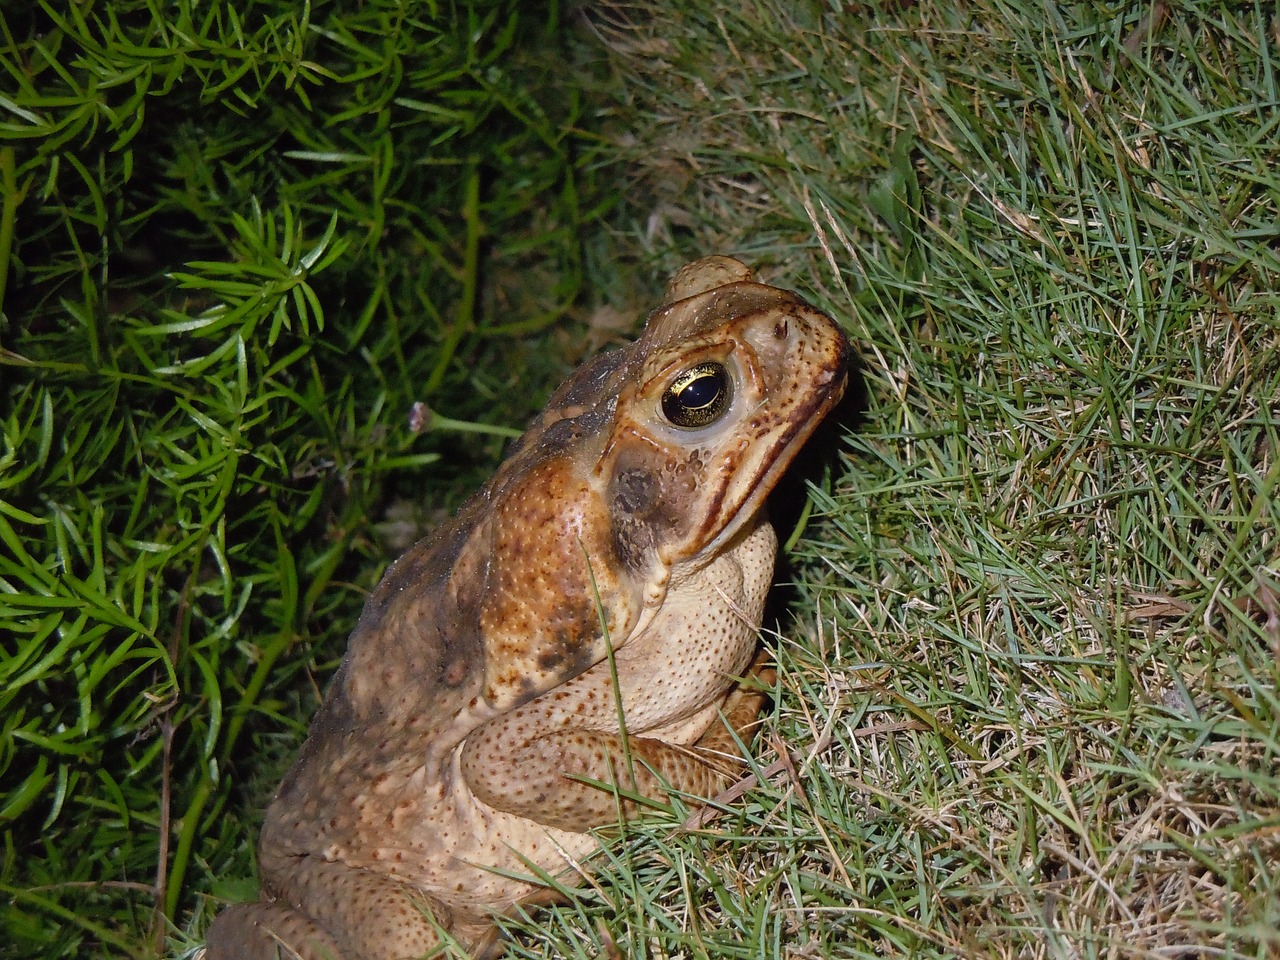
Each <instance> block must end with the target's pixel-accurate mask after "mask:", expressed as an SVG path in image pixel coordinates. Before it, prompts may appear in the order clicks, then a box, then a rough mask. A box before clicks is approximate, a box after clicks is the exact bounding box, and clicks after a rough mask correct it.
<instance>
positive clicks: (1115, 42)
mask: <svg viewBox="0 0 1280 960" xmlns="http://www.w3.org/2000/svg"><path fill="white" fill-rule="evenodd" d="M76 9H77V10H86V9H87V10H88V11H89V12H88V13H87V14H85V15H84V16H85V21H84V23H83V24H81V23H79V22H75V21H74V19H73V20H66V21H63V22H59V21H58V18H59V17H62V16H63V14H61V13H58V12H57V11H58V10H59V7H58V6H57V5H55V4H49V5H48V6H43V7H40V8H39V9H38V11H36V12H33V13H28V14H23V15H22V16H19V15H18V14H17V13H10V12H9V11H8V10H6V11H5V12H4V14H3V19H4V25H3V32H2V33H0V41H2V42H3V44H4V55H3V57H0V64H3V65H4V69H5V70H6V71H7V74H6V77H7V79H8V81H9V82H8V83H6V85H4V86H3V87H0V89H3V90H5V93H4V94H3V96H4V97H7V98H9V101H11V102H2V101H0V108H3V116H0V123H3V131H4V133H5V135H6V139H7V141H8V143H7V144H5V145H4V146H0V184H2V185H3V187H4V191H5V193H4V196H5V206H4V213H5V217H4V218H2V219H0V245H3V244H7V245H8V249H9V252H10V253H11V257H10V258H9V259H8V263H9V267H8V272H7V274H6V277H7V290H6V299H5V305H4V309H5V318H4V325H3V326H0V348H2V350H3V352H0V362H2V363H3V366H0V384H2V386H0V397H3V400H2V401H0V422H2V423H3V428H4V435H5V447H4V450H3V453H0V542H2V543H3V548H2V549H0V650H3V658H2V659H0V670H3V673H2V674H0V721H2V722H3V725H4V738H3V740H2V741H0V828H2V829H3V830H4V837H5V846H4V853H3V861H2V867H0V889H3V891H4V894H5V897H6V898H7V899H6V900H5V901H4V902H2V903H0V911H2V912H0V944H2V945H0V954H2V955H4V956H6V957H8V956H14V957H26V956H33V957H34V956H41V957H71V956H76V957H81V956H97V955H112V956H138V957H145V956H157V955H160V954H161V953H162V952H163V950H164V949H165V948H164V947H163V946H161V944H162V942H163V940H164V938H165V937H167V938H168V944H167V948H168V950H169V951H170V952H181V951H183V950H187V951H190V950H192V949H194V948H195V946H196V945H197V944H198V943H199V938H200V935H201V932H202V930H203V929H204V926H205V925H206V924H207V922H208V920H209V918H210V917H211V915H212V913H213V911H214V909H216V906H217V904H218V903H219V902H220V901H221V899H222V898H232V899H235V898H243V897H247V896H250V895H252V891H253V885H252V882H251V881H250V880H249V879H248V878H249V877H250V876H251V871H252V861H251V853H250V848H251V841H252V837H253V835H254V831H255V829H256V822H257V818H258V817H259V816H260V813H261V808H262V804H263V802H264V800H265V797H266V796H267V795H268V794H269V792H270V790H271V789H272V787H273V786H274V783H275V781H276V779H277V777H278V775H279V771H280V770H281V769H282V766H283V765H284V764H286V763H287V762H288V758H289V756H290V754H291V752H292V751H293V750H294V749H296V745H297V743H298V740H299V738H300V736H301V735H302V732H303V731H304V729H305V724H306V721H307V719H308V717H309V714H310V711H311V710H312V709H313V707H314V704H315V702H316V698H317V696H318V692H319V690H320V689H322V688H323V685H324V683H325V682H326V680H327V678H328V677H329V675H330V674H331V671H332V669H333V667H334V666H335V664H336V658H337V657H338V656H339V654H340V651H341V645H342V641H343V638H344V637H345V634H346V632H347V631H348V630H349V628H350V626H351V623H352V622H353V619H354V615H355V612H356V611H357V609H358V607H359V602H360V599H361V596H362V591H363V590H364V589H365V588H367V587H368V586H369V585H371V584H372V583H373V582H374V580H375V579H376V576H377V574H378V572H379V570H380V569H381V567H382V565H383V564H384V563H385V562H386V560H387V559H388V558H389V556H390V555H392V554H393V553H394V552H395V549H396V546H395V544H397V543H402V541H403V537H404V534H403V531H402V530H401V527H408V528H409V529H410V530H413V529H417V527H418V523H419V521H420V519H421V517H422V515H425V517H426V519H427V520H428V521H429V520H430V517H431V514H432V512H433V511H437V510H439V509H442V508H447V507H449V506H451V505H455V504H456V503H457V502H459V500H460V498H461V497H462V496H464V495H465V494H466V492H467V491H468V490H469V489H470V488H472V487H473V486H474V485H475V483H476V482H477V481H478V479H479V477H481V476H483V474H484V472H485V471H486V470H488V469H489V468H490V467H491V465H492V462H493V458H494V457H496V455H497V453H498V450H499V446H500V437H496V436H495V437H492V438H491V439H487V440H483V441H482V442H479V444H478V445H477V441H476V439H474V436H475V435H472V434H461V433H456V432H453V431H449V432H444V431H440V432H433V433H431V434H429V435H428V436H426V437H421V436H417V435H414V434H413V433H412V431H410V430H409V428H408V426H407V419H406V414H407V410H408V408H409V406H410V404H411V403H412V402H413V401H415V400H426V401H427V402H429V403H431V404H432V405H433V406H435V407H437V408H439V409H443V410H447V411H448V412H449V413H450V414H451V416H453V417H454V418H455V419H456V420H458V421H465V422H477V423H483V424H487V425H491V426H511V425H518V424H519V423H520V422H521V420H522V419H523V418H524V417H525V416H526V415H527V413H528V412H529V410H531V409H533V408H535V407H536V405H537V403H538V400H539V398H540V397H541V396H544V395H545V391H546V389H547V387H548V386H549V385H550V384H551V383H552V381H554V380H555V379H556V377H557V376H558V375H559V374H561V373H563V372H564V370H565V369H567V366H568V365H569V363H572V362H575V361H576V360H578V359H579V358H580V356H581V352H582V350H583V345H584V344H588V345H592V346H595V345H598V344H600V343H603V342H607V340H608V339H609V338H610V337H612V336H615V335H616V332H617V330H618V329H619V328H620V327H621V328H625V327H626V320H625V319H624V320H623V321H621V322H619V320H618V319H617V318H618V311H619V310H621V312H622V316H623V317H625V318H634V317H636V316H638V315H639V314H640V313H641V312H642V311H643V310H644V309H645V308H646V307H647V306H649V305H651V304H652V297H653V295H654V293H655V292H656V291H658V290H659V289H660V283H661V280H662V278H663V277H664V276H665V275H666V274H667V273H668V272H670V270H672V269H674V268H675V267H676V266H678V265H679V264H680V263H682V262H684V261H685V260H688V259H691V258H692V257H695V256H699V255H702V254H705V253H709V252H724V253H736V254H738V255H739V256H741V257H743V258H744V259H747V260H749V261H751V262H753V263H754V264H755V265H756V266H757V267H759V268H760V270H761V272H762V274H763V275H764V276H765V278H766V279H769V280H772V281H776V282H778V283H780V284H781V285H784V286H792V287H795V288H797V289H799V290H801V291H802V292H803V293H805V295H807V296H809V297H810V298H811V299H813V300H814V301H815V302H816V303H817V304H819V305H820V306H822V307H823V308H825V309H826V310H828V311H829V312H830V313H831V314H832V315H833V316H835V317H837V318H839V319H840V320H841V321H842V322H843V323H844V324H845V325H846V328H847V329H848V330H849V331H850V333H851V336H852V337H853V339H854V341H855V343H856V345H857V347H858V350H859V352H860V354H861V356H862V358H863V379H864V386H865V396H864V397H862V402H861V403H860V404H853V405H852V406H851V407H850V408H848V409H846V410H844V411H842V414H841V415H842V416H843V427H844V431H845V433H846V435H847V441H846V442H845V443H844V445H843V446H841V448H840V451H841V456H840V458H839V460H838V462H837V464H836V465H835V467H834V468H833V469H832V471H831V474H830V478H829V479H828V480H827V481H824V483H823V484H822V485H819V486H818V487H814V488H812V490H811V496H812V498H813V502H814V506H815V509H814V512H813V514H812V516H811V517H810V518H809V521H808V524H807V526H806V527H805V529H804V531H803V536H802V537H801V538H800V539H799V540H798V542H797V543H796V545H795V546H794V547H793V548H792V550H791V551H790V553H789V555H788V558H787V563H786V564H785V565H784V567H783V568H782V571H781V574H780V576H781V579H783V580H786V581H789V582H791V583H792V584H793V586H792V587H791V588H790V589H789V591H787V593H786V596H787V598H788V599H789V601H790V603H789V606H788V608H787V610H786V611H785V612H784V613H783V614H782V616H781V617H780V618H779V619H778V620H777V621H776V623H774V624H772V627H773V628H775V632H774V633H772V634H771V635H770V636H769V637H768V638H767V639H768V642H769V644H770V646H771V647H772V648H773V649H775V650H776V652H777V658H778V664H779V669H780V681H779V695H778V698H777V702H776V704H775V707H774V711H773V715H772V717H771V720H770V723H769V724H767V725H766V727H765V729H764V731H763V732H762V734H761V736H760V737H759V739H758V740H757V743H756V747H755V753H756V756H757V758H758V764H759V767H758V769H757V771H756V773H757V775H758V776H759V779H760V784H759V785H758V786H757V787H755V788H753V789H751V790H749V791H747V793H746V794H745V795H744V796H743V797H742V798H741V799H740V800H736V801H734V802H733V803H731V804H729V805H728V806H727V807H726V809H725V810H724V811H723V812H722V814H721V815H720V816H719V817H718V818H717V819H715V820H713V821H711V822H709V823H707V824H706V825H705V826H703V827H700V828H698V829H695V830H682V829H679V828H677V827H675V826H673V825H672V824H670V823H650V824H645V825H641V826H633V827H630V828H628V829H627V831H626V833H627V839H626V842H615V843H611V844H610V845H609V847H608V849H607V851H606V852H605V853H604V854H602V855H601V856H600V857H599V858H597V859H596V860H595V861H594V862H593V864H592V868H593V872H592V874H591V875H590V876H589V877H588V878H584V879H582V880H581V883H582V885H583V887H584V890H583V893H582V895H581V896H580V897H579V898H578V899H577V900H576V901H575V902H574V903H573V904H571V905H569V906H566V907H561V908H556V909H555V910H544V911H539V912H537V913H536V914H534V917H533V919H532V922H530V923H513V924H512V931H513V936H514V937H515V941H514V942H513V945H512V947H511V954H512V955H513V956H526V957H549V956H566V957H597V956H601V955H602V950H604V948H605V947H607V945H608V944H609V943H613V944H616V946H617V949H618V950H620V951H621V953H622V954H623V955H624V956H637V957H640V956H654V957H689V958H696V957H708V958H717V960H719V958H730V957H796V958H799V957H815V958H826V957H831V958H836V957H840V958H843V957H856V956H882V955H901V956H913V957H914V956H926V957H927V956H955V955H972V956H1018V957H1042V956H1044V957H1056V956H1086V957H1093V956H1099V957H1102V956H1105V957H1127V956H1135V957H1136V956H1144V957H1145V956H1154V955H1160V956H1173V955H1183V954H1188V953H1192V952H1198V953H1199V954H1200V955H1204V956H1209V955H1212V956H1226V957H1265V956H1274V955H1276V953H1277V951H1280V936H1278V935H1277V934H1276V930H1277V929H1280V871H1277V870H1276V869H1275V863H1276V862H1277V860H1278V859H1280V848H1278V847H1277V844H1278V843H1280V841H1278V840H1277V838H1278V837H1280V696H1278V694H1277V680H1278V679H1280V675H1278V671H1280V667H1278V666H1277V662H1278V661H1280V537H1278V534H1280V529H1278V528H1280V517H1278V514H1280V506H1277V504H1278V503H1280V491H1278V490H1277V483H1278V482H1280V457H1278V456H1277V451H1278V450H1280V400H1278V399H1277V398H1280V357H1278V356H1277V351H1278V350H1280V293H1277V290H1280V253H1278V251H1280V242H1278V241H1280V227H1278V226H1277V224H1280V209H1278V208H1280V172H1277V171H1280V80H1278V79H1277V67H1280V57H1277V55H1276V50H1277V49H1278V48H1280V38H1278V37H1277V32H1276V31H1277V26H1276V20H1275V14H1274V11H1273V10H1271V9H1268V8H1267V7H1265V6H1262V5H1258V6H1254V5H1248V4H1228V3H1224V2H1220V0H1218V2H1207V0H1206V2H1190V3H1180V4H1177V5H1173V4H1165V3H1163V2H1161V3H1157V4H1156V5H1155V6H1154V7H1153V8H1151V9H1150V10H1146V9H1142V10H1138V9H1134V10H1118V9H1115V8H1113V7H1107V6H1104V5H1100V4H1097V5H1091V4H1070V5H1049V4H1040V3H1035V2H1032V0H975V2H974V3H970V4H963V5H956V4H942V3H938V2H936V0H918V2H916V3H912V4H900V3H885V4H875V3H857V4H845V5H836V4H827V5H820V4H816V3H812V4H809V3H806V4H790V3H782V2H780V0H747V2H745V3H743V4H738V5H732V6H720V5H716V6H714V7H713V6H712V5H690V4H675V3H670V4H666V3H661V2H657V0H645V2H643V3H640V4H637V5H628V6H611V5H599V6H596V7H593V8H591V9H590V10H588V11H586V14H585V16H586V23H585V24H578V25H577V26H578V29H577V32H576V40H575V42H574V47H573V49H574V50H575V51H576V57H577V60H576V64H575V65H574V66H573V68H572V69H566V68H564V67H563V64H564V63H565V62H566V51H565V47H564V46H563V45H562V42H563V41H562V38H563V36H564V33H565V26H564V24H562V23H560V22H559V21H558V20H557V19H556V18H555V16H554V13H555V11H541V12H537V13H535V12H533V11H531V10H528V9H527V8H526V12H524V13H522V15H521V16H520V17H518V18H517V19H516V20H514V21H513V20H512V19H511V14H512V11H513V10H515V9H516V5H514V4H507V5H503V4H499V3H492V4H481V3H476V4H475V5H474V6H465V5H464V6H459V7H450V8H447V9H443V10H442V11H441V13H440V15H439V16H440V19H434V18H432V17H431V16H428V13H429V12H430V10H431V8H430V7H429V6H428V5H418V6H413V7H412V8H402V7H401V6H398V5H395V4H392V3H390V2H389V0H375V2H366V3H364V4H359V5H347V6H344V5H337V6H332V5H331V6H324V5H321V6H316V7H313V8H305V7H299V6H298V5H296V4H285V3H280V4H277V5H272V4H266V5H264V6H263V8H262V9H261V10H259V11H258V12H257V13H256V14H255V15H254V16H256V17H257V19H252V18H250V17H247V16H246V17H245V18H244V19H243V20H241V19H237V18H235V17H232V16H231V14H230V13H229V12H228V11H227V8H224V7H222V6H220V5H213V6H212V7H209V6H208V5H186V6H183V5H179V7H177V8H175V9H176V11H177V12H176V13H175V12H173V11H170V10H169V9H168V8H165V11H163V13H164V15H163V16H162V15H161V10H160V8H159V7H158V6H156V5H155V4H148V3H145V2H139V3H123V2H120V3H115V4H105V3H101V4H97V5H93V6H91V7H87V8H86V7H83V6H77V7H76ZM255 9H257V8H255ZM307 10H310V21H307V20H305V19H304V16H305V11H307ZM111 11H115V12H116V13H117V15H118V17H117V20H118V22H115V21H111V20H110V18H109V16H108V14H109V13H110V12H111ZM216 11H221V12H220V13H218V12H216ZM126 14H127V15H126ZM1147 14H1150V17H1149V19H1143V17H1144V16H1145V15H1147ZM179 15H181V16H185V17H187V18H188V20H187V21H182V20H181V19H180V17H179ZM472 16H474V17H475V18H477V19H476V20H475V21H469V17H472ZM175 18H179V19H177V20H175ZM512 23H514V24H515V26H514V27H511V29H510V31H509V32H508V27H509V26H510V25H511V24H512ZM575 23H576V21H575ZM175 24H178V25H180V26H181V29H179V26H176V25H175ZM477 25H480V26H481V27H482V28H481V29H475V28H476V27H477ZM86 36H88V37H92V38H96V39H95V40H94V42H92V43H90V42H87V41H86V40H83V39H81V40H74V39H72V38H75V37H86ZM245 37H251V38H252V42H250V41H249V40H246V39H244V38H245ZM467 38H473V39H471V40H468V39H467ZM474 38H478V39H474ZM126 39H127V40H128V43H125V42H124V40H126ZM95 44H96V46H95ZM247 49H253V50H256V51H258V52H257V53H256V54H254V55H252V56H249V55H247V54H245V53H244V51H245V50H247ZM548 57H550V58H552V59H550V60H548V59H547V58H548ZM540 58H541V59H540ZM548 63H552V64H555V66H556V69H549V68H548V66H547V64H548ZM551 77H555V78H556V79H557V80H558V81H560V82H562V83H563V86H559V85H551V86H550V87H549V86H548V84H549V78H551ZM530 78H536V79H530ZM13 90H17V91H18V93H17V94H13V93H11V92H10V91H13ZM572 91H578V92H579V93H580V94H581V97H582V98H581V99H577V98H576V97H575V95H571V92H572ZM139 105H142V106H143V107H144V108H145V109H144V112H143V114H142V116H143V117H144V122H142V123H141V124H138V123H137V120H138V117H139V114H138V112H137V108H138V106H139ZM282 145H283V146H284V148H283V149H281V146H282ZM588 147H589V149H588ZM597 197H600V198H605V199H604V200H598V199H596V198H597ZM614 197H618V198H620V199H618V201H617V205H616V206H609V204H608V203H607V202H605V200H611V199H612V198H614ZM335 211H336V219H335V217H334V214H335ZM331 225H332V226H331ZM192 264H194V265H192ZM593 306H596V307H597V309H595V310H594V311H593V310H591V308H592V307H593ZM584 321H585V322H584ZM529 333H531V334H533V336H524V334H529ZM444 426H446V427H447V426H449V424H448V423H447V422H446V423H445V424H444ZM828 442H832V441H828ZM795 512H796V511H795V510H794V509H792V510H788V509H787V507H786V505H784V504H779V509H778V510H776V511H775V513H776V515H777V516H782V517H785V516H787V515H789V514H790V515H794V513H795ZM406 517H407V518H408V519H407V520H406V519H405V518H406ZM788 532H789V531H784V539H785V538H786V535H787V533H788ZM603 955H608V954H607V952H606V953H604V954H603Z"/></svg>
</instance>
